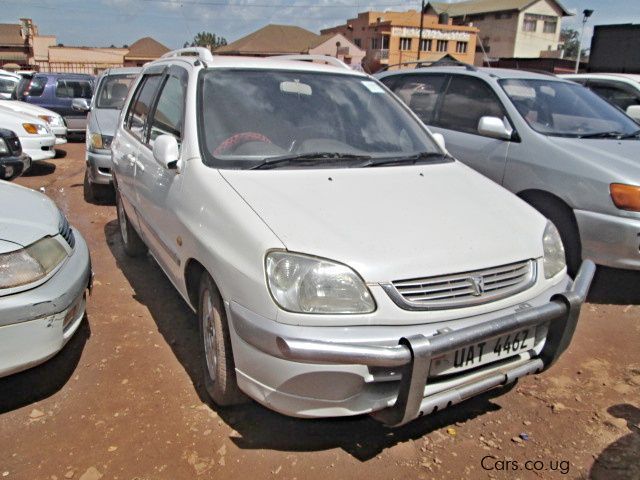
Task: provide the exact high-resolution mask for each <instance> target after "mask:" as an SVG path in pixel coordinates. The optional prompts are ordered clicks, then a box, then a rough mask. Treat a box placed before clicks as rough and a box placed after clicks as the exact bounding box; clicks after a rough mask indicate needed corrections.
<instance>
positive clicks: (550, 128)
mask: <svg viewBox="0 0 640 480" xmlns="http://www.w3.org/2000/svg"><path fill="white" fill-rule="evenodd" d="M500 83H501V85H502V88H503V89H504V91H505V92H506V94H507V95H508V96H509V98H510V99H511V102H512V103H513V105H514V106H515V107H516V109H517V110H518V112H519V113H520V115H522V117H523V118H524V119H525V120H526V122H527V123H528V124H529V126H530V127H531V128H533V129H534V130H536V131H537V132H540V133H542V134H545V135H552V136H562V137H576V138H580V137H602V138H607V137H609V136H610V137H614V136H618V137H621V136H627V135H633V134H634V133H636V132H637V130H638V125H637V124H636V123H635V122H634V121H633V120H631V119H630V118H629V117H627V116H626V115H625V114H624V113H622V112H621V111H619V110H618V109H616V108H615V107H613V106H612V105H611V104H609V103H608V102H606V101H605V100H603V99H602V98H600V97H599V96H598V95H596V94H595V93H593V92H592V91H591V90H589V89H588V88H585V87H583V86H581V85H576V84H574V83H569V82H562V81H557V80H542V79H540V80H531V79H505V80H501V81H500Z"/></svg>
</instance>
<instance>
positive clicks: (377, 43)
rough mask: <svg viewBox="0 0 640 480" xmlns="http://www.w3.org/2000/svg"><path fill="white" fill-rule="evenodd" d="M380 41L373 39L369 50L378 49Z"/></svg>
mask: <svg viewBox="0 0 640 480" xmlns="http://www.w3.org/2000/svg"><path fill="white" fill-rule="evenodd" d="M379 40H380V39H379V38H378V37H373V38H372V39H371V50H378V49H379V48H380V41H379Z"/></svg>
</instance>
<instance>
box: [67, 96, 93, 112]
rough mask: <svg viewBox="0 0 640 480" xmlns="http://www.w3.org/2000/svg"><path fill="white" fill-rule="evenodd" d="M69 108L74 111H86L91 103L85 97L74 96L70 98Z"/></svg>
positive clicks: (89, 108)
mask: <svg viewBox="0 0 640 480" xmlns="http://www.w3.org/2000/svg"><path fill="white" fill-rule="evenodd" d="M71 109H72V110H75V111H76V112H88V111H89V110H91V104H90V103H89V100H87V99H86V98H74V99H73V100H71Z"/></svg>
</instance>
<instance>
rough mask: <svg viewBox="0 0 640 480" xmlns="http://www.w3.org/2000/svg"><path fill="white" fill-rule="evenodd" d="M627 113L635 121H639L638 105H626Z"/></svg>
mask: <svg viewBox="0 0 640 480" xmlns="http://www.w3.org/2000/svg"><path fill="white" fill-rule="evenodd" d="M627 115H629V116H630V117H631V118H633V119H634V120H635V121H636V122H638V121H640V105H629V106H628V107H627Z"/></svg>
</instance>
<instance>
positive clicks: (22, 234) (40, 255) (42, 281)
mask: <svg viewBox="0 0 640 480" xmlns="http://www.w3.org/2000/svg"><path fill="white" fill-rule="evenodd" d="M0 204H2V205H11V208H5V209H4V210H3V212H2V215H0V332H1V333H0V377H3V376H6V375H10V374H12V373H16V372H19V371H21V370H25V369H27V368H30V367H33V366H35V365H37V364H39V363H42V362H44V361H45V360H47V359H48V358H50V357H52V356H53V355H55V354H56V353H58V352H59V351H60V350H61V349H62V348H63V347H64V345H65V344H66V343H67V342H68V341H69V339H70V338H71V337H72V336H73V334H74V333H75V332H76V330H77V329H78V327H79V326H80V324H81V322H82V319H83V318H84V313H85V302H86V296H85V294H86V291H87V289H89V288H90V286H91V258H90V256H89V250H88V248H87V244H86V243H85V241H84V239H83V238H82V236H81V235H80V234H79V233H78V231H77V230H75V229H73V228H72V227H71V226H70V225H69V223H68V222H67V219H66V218H65V216H64V214H63V213H62V212H61V211H60V210H58V208H57V207H56V205H55V203H53V202H52V201H51V200H50V199H49V198H48V197H46V196H45V195H43V194H41V193H39V192H35V191H33V190H30V189H28V188H24V187H21V186H18V185H13V184H10V183H8V182H4V181H0Z"/></svg>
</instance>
